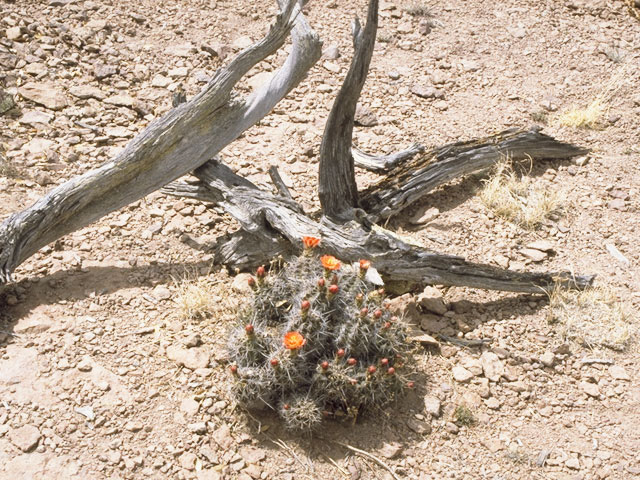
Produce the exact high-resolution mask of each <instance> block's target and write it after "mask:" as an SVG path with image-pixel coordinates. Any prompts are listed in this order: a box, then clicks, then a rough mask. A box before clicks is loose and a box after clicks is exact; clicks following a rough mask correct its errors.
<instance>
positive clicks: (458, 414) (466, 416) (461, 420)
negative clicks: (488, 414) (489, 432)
mask: <svg viewBox="0 0 640 480" xmlns="http://www.w3.org/2000/svg"><path fill="white" fill-rule="evenodd" d="M453 421H454V423H455V424H456V425H459V426H464V427H469V426H471V425H473V424H475V423H476V417H474V415H473V412H472V411H471V409H470V408H469V407H467V406H466V405H458V406H457V407H456V409H455V410H454V411H453Z"/></svg>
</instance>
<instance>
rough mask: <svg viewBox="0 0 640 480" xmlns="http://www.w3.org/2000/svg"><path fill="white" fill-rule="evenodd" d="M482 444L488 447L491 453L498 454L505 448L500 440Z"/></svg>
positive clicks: (490, 440)
mask: <svg viewBox="0 0 640 480" xmlns="http://www.w3.org/2000/svg"><path fill="white" fill-rule="evenodd" d="M482 444H483V445H484V446H485V447H487V450H489V451H490V452H491V453H496V452H499V451H500V450H502V449H503V448H504V447H503V445H502V442H501V441H500V439H499V438H490V439H488V440H485V441H483V442H482Z"/></svg>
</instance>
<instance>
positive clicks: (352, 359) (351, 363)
mask: <svg viewBox="0 0 640 480" xmlns="http://www.w3.org/2000/svg"><path fill="white" fill-rule="evenodd" d="M356 363H358V361H357V360H356V359H355V358H353V357H351V358H349V360H347V364H349V365H351V366H352V367H353V366H354V365H355V364H356Z"/></svg>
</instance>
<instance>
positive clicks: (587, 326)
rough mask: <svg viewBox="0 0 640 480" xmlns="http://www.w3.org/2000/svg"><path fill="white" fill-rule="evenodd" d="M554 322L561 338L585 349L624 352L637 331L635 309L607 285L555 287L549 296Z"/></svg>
mask: <svg viewBox="0 0 640 480" xmlns="http://www.w3.org/2000/svg"><path fill="white" fill-rule="evenodd" d="M549 297H550V305H551V314H552V317H551V318H552V319H553V320H554V321H556V322H558V323H559V325H560V330H561V333H562V335H563V336H564V337H565V338H567V339H568V340H573V341H575V342H577V343H579V344H581V345H583V346H585V347H588V348H595V347H607V348H611V349H613V350H624V349H625V347H627V346H628V345H629V344H630V343H631V340H632V338H633V336H634V334H635V332H636V330H637V326H636V325H635V324H634V323H633V318H634V316H633V309H632V307H631V306H630V305H629V304H628V303H626V302H623V301H621V300H620V299H619V298H618V296H617V295H616V293H615V291H614V290H613V289H612V288H611V287H609V286H607V285H597V286H594V287H591V288H588V289H586V290H583V291H576V290H567V289H564V288H561V287H556V288H555V289H554V291H553V292H551V294H550V296H549Z"/></svg>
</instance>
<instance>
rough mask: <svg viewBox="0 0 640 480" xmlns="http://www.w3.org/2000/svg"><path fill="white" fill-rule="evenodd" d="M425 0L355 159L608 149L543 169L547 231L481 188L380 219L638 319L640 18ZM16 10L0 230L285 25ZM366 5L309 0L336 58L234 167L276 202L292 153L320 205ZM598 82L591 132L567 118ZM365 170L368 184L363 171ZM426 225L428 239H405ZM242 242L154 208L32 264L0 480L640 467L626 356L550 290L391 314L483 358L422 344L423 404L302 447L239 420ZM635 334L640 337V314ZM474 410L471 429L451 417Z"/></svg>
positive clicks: (638, 364) (0, 365) (209, 0)
mask: <svg viewBox="0 0 640 480" xmlns="http://www.w3.org/2000/svg"><path fill="white" fill-rule="evenodd" d="M635 3H636V4H637V3H638V2H635ZM416 5H417V4H416ZM420 5H421V6H423V7H425V10H428V13H429V16H425V15H424V13H425V12H424V11H419V10H420V9H414V10H412V11H411V12H409V11H408V10H407V8H408V7H409V6H411V5H408V2H404V1H400V0H394V1H389V0H387V1H385V2H383V3H382V5H381V11H380V17H381V18H380V30H379V33H378V43H377V47H376V50H375V53H374V57H373V61H372V66H371V72H370V75H369V78H368V81H367V84H366V86H365V89H364V92H363V95H362V99H361V104H362V106H363V107H364V108H365V109H368V111H369V114H370V116H373V117H375V121H373V122H371V123H376V125H372V126H369V127H364V126H362V127H357V129H356V132H355V143H356V144H357V145H358V146H359V147H360V148H361V149H363V150H365V151H369V152H374V153H375V152H378V153H380V152H383V153H388V152H393V151H395V150H398V149H400V148H402V147H404V146H406V145H408V144H410V143H412V142H414V141H420V142H422V143H424V144H425V145H429V146H435V145H442V144H444V143H447V142H451V141H456V140H462V139H470V138H473V137H477V136H484V135H486V134H489V133H493V132H496V131H499V130H502V129H505V128H511V127H521V128H522V127H529V126H531V125H532V124H534V123H536V122H537V123H540V122H542V123H543V126H544V131H545V132H546V133H549V134H551V135H554V136H555V137H556V138H559V139H562V140H566V141H571V142H574V143H576V144H579V145H582V146H585V147H588V148H589V149H591V152H590V153H589V154H588V155H587V156H585V157H582V158H580V159H577V160H576V159H574V160H573V161H566V162H559V161H553V160H552V161H545V162H540V163H535V164H533V165H532V166H531V176H532V178H533V181H534V182H535V183H536V184H538V185H541V186H544V187H545V188H548V189H550V190H557V191H560V192H561V193H562V196H563V200H564V204H565V207H566V208H565V213H564V215H562V216H560V217H557V218H554V219H553V220H549V221H548V222H547V223H545V224H544V225H542V227H541V228H540V229H538V230H536V231H533V232H530V231H526V230H523V229H521V228H519V227H516V226H514V225H512V224H510V223H508V222H506V221H504V220H502V219H500V218H497V217H495V216H494V215H492V214H491V212H489V211H488V210H487V209H486V208H485V207H484V206H483V205H482V203H481V202H480V200H479V199H478V195H477V194H478V190H479V189H480V188H481V186H482V183H481V180H480V179H479V178H478V177H473V178H470V179H466V180H464V181H460V182H455V183H454V184H452V185H448V186H446V187H445V188H442V189H440V190H438V191H436V192H434V193H432V194H430V195H428V196H426V197H425V198H424V199H423V200H422V201H421V202H420V203H419V204H417V205H414V206H412V207H411V208H409V209H408V211H406V212H404V213H403V215H402V216H400V217H399V218H395V219H393V220H392V222H390V223H389V224H388V225H387V228H390V229H392V230H394V231H396V232H398V233H401V234H403V235H410V236H411V237H413V239H414V240H415V241H417V242H421V243H422V244H423V245H424V246H426V247H428V248H431V249H433V250H437V251H440V252H445V253H451V254H456V255H461V256H465V257H467V258H468V259H471V260H474V261H481V262H487V263H494V264H498V265H502V266H505V267H506V266H508V267H509V268H513V269H529V270H540V271H542V270H544V271H553V270H566V269H569V270H572V271H575V272H577V273H590V274H596V275H597V276H598V281H600V282H603V283H606V284H608V285H610V286H611V287H612V288H613V289H614V290H615V292H616V294H617V295H618V297H619V299H620V302H626V303H627V304H628V305H630V306H631V308H632V309H633V310H634V311H635V312H637V310H638V306H639V304H640V276H639V275H638V273H637V268H638V264H639V262H640V246H639V242H638V233H637V232H638V231H640V216H639V215H638V213H639V207H640V202H639V196H638V193H639V190H640V168H639V166H638V165H639V163H640V162H639V160H640V130H639V127H638V125H639V124H640V90H639V89H638V85H640V63H639V61H638V60H639V58H640V22H639V21H638V19H637V18H635V17H634V16H632V15H631V14H630V13H631V10H630V9H633V8H635V7H633V2H631V3H629V2H624V1H620V0H589V1H587V0H571V1H569V0H559V1H539V0H536V1H533V0H525V1H512V0H501V1H498V2H483V1H480V0H468V1H465V2H447V1H443V0H425V1H424V2H422V3H421V4H420ZM420 5H418V6H420ZM0 6H1V9H0V12H1V13H0V83H1V84H2V85H3V87H4V89H5V91H7V92H9V94H11V95H13V96H14V98H15V101H16V103H17V106H16V108H14V109H13V110H11V111H10V112H8V113H6V114H4V115H2V116H0V126H1V128H0V139H1V141H2V150H3V151H4V153H3V156H4V157H6V159H7V160H6V162H4V169H3V170H0V220H2V219H4V218H6V217H7V216H8V215H9V214H11V213H12V212H15V211H18V210H20V209H22V208H24V207H26V206H28V205H30V204H31V203H32V202H33V201H34V200H35V199H37V198H38V197H40V196H41V195H43V194H44V193H45V192H47V191H48V190H50V189H51V188H53V187H54V186H55V185H57V184H60V183H62V182H64V181H65V180H67V179H69V178H71V177H73V176H75V175H78V174H80V173H83V172H85V171H88V170H89V169H92V168H95V167H97V166H99V165H101V164H102V163H104V162H105V161H107V160H108V159H110V158H112V157H113V155H114V154H115V153H117V152H118V151H119V150H121V149H122V148H123V147H124V146H125V145H126V144H127V142H128V141H129V140H130V139H131V138H133V137H134V136H135V135H136V134H137V133H138V132H140V131H141V130H143V129H144V128H145V127H146V126H147V125H148V124H149V123H150V122H151V121H152V120H153V119H154V118H157V117H159V116H161V115H163V114H164V113H166V112H167V111H168V110H169V109H170V108H171V100H172V94H173V92H174V91H175V90H176V89H177V88H180V85H182V88H184V90H185V91H186V92H187V94H188V96H191V95H193V94H195V93H196V92H198V91H199V90H200V89H202V87H203V86H204V85H205V83H206V82H207V80H208V79H209V78H210V76H211V75H212V74H213V73H214V72H215V71H216V69H217V68H219V67H220V66H221V65H223V64H224V63H225V62H228V61H229V58H232V56H233V55H234V54H235V53H237V52H238V51H240V50H241V49H243V48H245V47H247V46H248V45H250V44H251V43H252V42H253V41H256V40H258V39H259V38H260V37H261V36H262V35H263V34H264V33H265V32H266V31H267V28H268V25H269V23H270V22H271V21H272V19H273V15H274V14H275V12H276V8H275V2H272V1H264V0H260V1H258V2H251V1H248V0H237V1H228V0H224V1H223V0H218V1H215V0H199V1H198V0H183V1H176V0H165V1H163V2H157V1H152V0H138V1H135V2H134V1H131V0H121V1H104V2H99V1H92V0H86V1H82V0H50V1H47V0H29V1H24V0H18V1H7V0H2V1H1V2H0ZM365 8H366V5H365V2H364V1H362V0H359V1H357V2H337V1H331V2H320V1H311V2H309V4H308V6H307V7H306V9H305V11H306V14H307V16H308V19H309V21H310V24H311V25H312V26H313V27H314V28H315V29H316V30H317V32H318V33H319V34H320V36H321V37H322V39H323V40H324V46H325V48H326V49H327V51H326V53H325V55H324V57H323V58H322V59H321V60H320V61H319V62H318V64H317V65H316V66H315V67H314V68H313V69H312V70H311V71H310V73H309V75H308V78H307V79H306V80H304V81H303V82H302V83H301V85H300V86H299V87H298V88H296V89H295V90H294V91H293V92H292V93H291V94H290V95H289V96H288V98H287V99H285V100H284V101H282V102H281V103H280V104H279V105H278V106H277V108H276V109H275V111H274V112H273V113H272V114H270V115H269V116H268V117H266V119H265V120H264V121H262V122H260V124H259V125H257V126H256V127H254V128H252V129H251V130H249V131H247V132H246V134H245V135H244V136H243V137H242V138H240V139H239V140H238V141H236V142H234V143H233V144H232V145H230V146H229V147H228V148H227V149H225V151H223V153H222V157H223V159H224V161H225V162H227V163H228V164H229V165H231V166H232V168H234V169H235V170H236V171H237V172H239V173H240V174H241V175H245V176H247V177H248V178H250V179H251V180H253V181H254V182H256V183H258V184H259V185H262V186H264V187H265V188H271V187H270V186H269V183H268V176H267V173H266V172H267V169H268V167H269V166H270V165H278V167H279V168H280V171H281V172H282V175H283V177H284V179H285V182H286V183H287V184H288V185H289V186H290V187H291V189H292V191H293V192H295V197H296V199H297V200H298V201H300V202H301V203H302V204H303V205H304V207H305V208H306V209H308V210H310V211H311V210H313V209H315V208H317V207H318V203H317V197H316V178H317V162H318V160H317V154H318V148H319V142H320V139H321V135H322V130H323V125H324V121H325V119H326V117H327V114H328V111H329V108H330V106H331V103H332V101H333V98H334V95H335V94H336V91H337V89H338V87H339V84H340V81H341V79H342V77H343V76H344V74H345V73H346V70H347V69H348V65H349V61H350V57H351V53H352V45H351V39H350V21H351V19H352V18H353V17H354V15H355V14H360V16H362V15H363V14H364V12H365ZM284 56H285V53H284V52H280V53H279V54H277V55H275V56H274V57H273V58H270V59H268V60H267V61H265V62H264V63H263V64H261V65H259V66H257V67H255V68H254V70H253V71H252V72H251V74H250V75H249V78H248V79H246V80H243V82H242V83H241V85H239V87H238V94H240V95H244V94H246V93H247V92H248V91H249V90H250V89H251V88H253V87H254V86H256V85H259V84H261V83H262V82H263V81H264V80H265V78H266V77H268V75H269V72H271V71H273V70H274V69H275V68H277V67H278V66H279V65H280V64H281V62H282V60H283V58H284ZM608 86H611V88H609V89H608V90H607V88H608ZM419 91H420V92H422V93H423V94H425V92H426V96H427V97H429V98H423V97H421V96H418V95H416V94H415V92H419ZM605 91H607V92H608V93H609V94H608V95H606V96H605V97H603V101H604V102H605V104H606V107H607V111H606V112H605V113H604V115H603V117H602V119H601V123H600V125H599V126H598V128H591V129H589V128H572V127H567V126H562V125H561V124H559V123H558V122H557V121H556V119H557V115H558V114H559V113H561V112H563V111H565V110H568V109H571V108H575V107H584V106H587V105H588V104H590V103H591V102H592V101H594V100H595V99H596V98H598V95H600V94H601V93H602V92H605ZM34 100H35V101H34ZM358 175H359V178H360V179H361V181H362V184H363V185H364V184H366V183H367V182H371V181H372V177H371V176H370V175H369V174H365V173H364V172H358ZM434 207H435V208H437V211H435V210H429V209H433V208H434ZM424 212H427V217H428V218H427V220H428V222H427V223H423V224H418V225H416V224H415V223H412V219H414V220H415V219H416V218H419V217H421V216H422V214H423V213H424ZM235 229H237V224H235V222H234V221H233V220H232V219H231V218H230V217H228V216H227V215H225V214H223V213H222V212H220V211H217V210H215V209H210V208H207V206H206V205H203V204H201V203H199V202H196V201H190V200H176V199H174V198H170V197H166V196H165V195H163V194H160V193H154V194H152V195H150V196H148V197H146V198H144V199H142V200H140V201H138V202H136V203H134V204H132V205H130V206H128V207H126V208H124V209H122V210H121V211H118V212H114V213H113V214H111V215H109V216H107V217H105V218H103V219H101V220H100V221H98V222H96V223H95V224H93V225H91V226H89V227H86V228H84V229H82V230H80V231H78V232H75V233H73V234H70V235H68V236H66V237H64V238H62V239H60V240H59V241H57V242H56V243H55V244H54V245H50V246H48V247H46V248H44V249H42V250H41V251H40V252H38V253H37V254H36V255H35V256H33V257H32V258H31V259H29V260H28V261H27V262H25V263H24V264H23V265H22V266H21V267H20V268H19V269H18V270H17V271H16V274H15V280H16V282H15V283H14V284H11V285H9V286H7V287H5V288H3V289H2V290H1V291H0V478H2V479H7V480H9V479H11V480H16V479H54V478H59V479H107V478H109V479H121V478H122V479H147V478H153V479H163V478H177V479H199V480H204V479H207V480H211V479H223V478H224V479H235V478H238V479H258V478H261V479H294V478H296V479H297V478H310V479H330V478H331V479H334V478H336V479H337V478H351V479H358V478H360V479H374V478H381V479H388V478H392V477H391V473H389V472H388V471H387V470H386V469H385V468H383V467H381V466H380V465H378V464H377V463H376V462H375V461H374V460H372V459H371V457H367V456H363V455H359V454H355V453H354V452H353V451H352V450H350V449H348V448H347V447H346V446H345V445H351V446H353V447H356V448H359V449H362V450H364V451H366V452H369V453H370V454H371V455H374V456H375V457H377V458H379V459H380V460H382V461H383V462H384V463H386V464H387V465H388V466H389V467H390V468H392V469H394V471H395V475H396V476H397V478H407V479H420V480H426V479H441V478H455V479H585V480H586V479H604V478H609V479H631V478H640V458H639V456H638V452H640V359H639V358H638V355H637V349H636V347H635V346H634V345H633V344H631V345H630V346H628V347H627V349H626V350H625V351H613V350H609V349H606V348H587V347H585V346H584V345H582V344H580V342H579V339H571V338H565V337H564V336H563V335H562V329H561V328H560V327H559V326H558V325H557V324H553V323H550V322H549V321H548V320H549V318H550V307H549V301H548V298H547V297H546V296H545V295H516V294H509V293H502V292H486V291H480V290H472V289H465V288H449V289H437V290H433V289H431V290H427V295H426V296H427V297H434V298H440V299H441V301H440V300H436V301H427V300H424V301H422V303H420V300H421V298H422V297H425V295H423V296H422V297H419V295H409V296H406V297H401V298H400V300H396V301H395V302H396V303H397V304H398V305H399V307H400V308H404V309H405V311H406V313H407V315H408V317H409V319H410V320H412V321H414V322H416V323H418V324H420V325H422V326H423V327H424V328H425V329H426V330H427V331H428V332H429V333H431V334H437V333H445V334H448V335H451V336H464V337H465V338H467V339H470V338H471V339H473V338H491V339H492V342H491V344H490V345H487V346H486V347H483V348H478V347H465V346H461V345H458V344H452V343H446V342H445V343H442V345H441V347H440V348H439V349H433V348H431V349H427V348H423V349H422V350H420V352H419V354H418V368H419V378H418V382H417V383H418V385H417V388H416V389H415V390H414V391H412V392H410V393H409V394H408V396H407V397H406V398H405V399H404V400H402V401H401V402H399V403H397V404H394V405H392V406H391V407H388V408H387V409H386V411H385V412H384V415H380V416H378V417H375V418H371V417H369V418H362V419H359V421H358V422H357V423H356V424H355V425H351V424H350V423H339V422H327V424H326V425H325V427H323V428H322V430H321V431H320V432H318V433H316V434H315V435H313V436H307V435H305V436H299V435H292V434H290V433H288V432H286V431H284V430H283V428H282V427H281V425H280V423H279V422H278V419H277V418H276V417H275V416H274V415H270V414H268V413H267V414H265V413H250V414H249V413H247V412H244V411H242V410H241V409H239V408H238V407H237V406H236V405H235V404H234V402H233V400H232V399H231V398H230V396H229V394H228V384H229V376H228V373H227V365H226V363H225V356H226V354H225V334H226V333H225V332H226V329H227V327H228V325H229V322H230V320H231V319H232V318H233V316H234V310H235V308H236V307H237V306H238V305H239V304H240V303H241V302H242V301H243V299H244V298H245V296H246V295H247V292H246V288H245V286H244V280H243V277H239V278H240V279H239V280H237V279H234V274H233V272H232V273H228V272H227V271H226V270H225V269H224V268H223V267H221V266H219V265H216V264H215V258H213V255H212V254H211V253H210V251H208V249H207V246H208V245H210V244H211V243H212V242H213V241H214V240H215V238H216V237H217V236H219V235H221V234H223V233H225V232H230V231H233V230H235ZM536 240H545V241H547V242H548V243H549V245H550V246H549V249H550V250H549V249H547V250H549V251H547V252H541V251H538V253H537V254H532V252H531V250H527V249H526V248H525V247H527V245H530V244H531V243H532V242H534V241H536ZM608 244H609V245H613V246H615V248H616V249H617V251H618V252H620V253H621V254H622V255H623V256H624V258H623V259H621V258H620V256H618V257H617V258H616V257H614V256H612V254H611V253H610V252H611V251H612V250H611V248H610V247H609V249H608V248H607V245H608ZM534 253H535V252H534ZM525 254H528V255H529V256H526V255H525ZM532 255H533V257H532ZM625 259H626V261H625ZM198 280H199V281H200V282H201V283H204V284H207V285H209V291H210V293H209V294H210V296H211V300H212V307H211V308H210V314H209V315H208V316H207V317H206V318H204V319H189V318H186V317H185V315H184V313H183V310H182V309H181V308H180V307H179V305H178V300H179V290H180V285H184V284H185V282H186V283H190V282H191V283H196V282H197V281H198ZM418 293H419V292H418ZM434 302H435V303H434ZM435 304H438V305H440V304H441V306H438V305H436V306H435V307H434V305H435ZM442 306H443V307H444V308H442ZM427 307H429V308H431V310H436V311H437V312H433V311H432V312H428V309H429V308H427ZM630 322H632V323H634V324H635V325H636V326H637V324H638V319H637V316H636V315H635V314H634V315H632V316H631V318H630ZM459 405H465V406H466V407H467V408H468V409H469V411H470V412H471V413H472V414H473V416H474V417H475V420H476V421H475V423H474V424H472V425H462V424H460V422H458V423H456V422H455V421H454V420H455V418H454V416H453V412H454V410H455V409H456V407H458V406H459Z"/></svg>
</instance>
